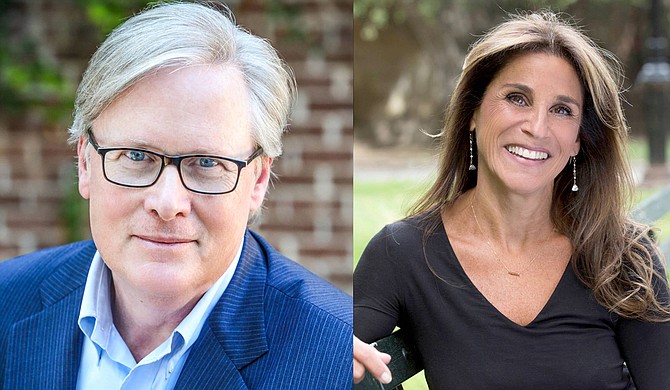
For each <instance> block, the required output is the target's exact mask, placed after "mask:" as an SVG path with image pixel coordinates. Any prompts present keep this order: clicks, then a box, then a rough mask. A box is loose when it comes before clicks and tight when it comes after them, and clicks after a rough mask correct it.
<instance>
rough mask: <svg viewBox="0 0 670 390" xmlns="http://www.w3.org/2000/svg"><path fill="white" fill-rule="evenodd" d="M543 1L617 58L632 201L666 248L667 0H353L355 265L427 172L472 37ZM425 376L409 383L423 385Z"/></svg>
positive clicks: (669, 223) (669, 191)
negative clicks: (633, 191) (622, 73)
mask: <svg viewBox="0 0 670 390" xmlns="http://www.w3.org/2000/svg"><path fill="white" fill-rule="evenodd" d="M541 8H548V9H551V10H553V11H555V12H565V13H567V14H569V15H571V16H573V17H574V21H575V22H576V23H577V24H578V25H580V26H582V27H583V30H584V31H585V32H586V34H587V35H589V36H590V37H591V38H592V39H594V40H595V41H596V43H598V44H599V45H600V46H602V47H604V48H605V49H607V50H609V51H611V52H613V53H614V54H615V55H616V56H617V57H618V58H619V59H620V60H621V62H622V63H623V65H624V70H625V76H626V79H625V82H624V85H625V88H626V91H625V92H624V94H623V97H624V99H625V100H626V101H627V103H626V104H625V105H624V108H625V113H626V116H627V119H628V122H629V126H630V132H631V133H630V134H631V142H630V145H629V148H628V151H629V157H630V160H631V165H632V168H633V171H634V175H635V179H636V183H637V191H636V195H635V199H632V200H631V209H632V210H633V212H634V215H635V216H636V218H637V219H640V220H643V221H645V222H648V223H652V224H654V225H655V226H657V227H658V228H659V230H660V231H659V233H660V238H659V240H660V241H659V242H660V243H661V246H662V248H663V249H664V250H665V252H666V254H667V253H670V250H669V248H670V245H669V244H670V242H669V241H670V240H669V239H668V237H670V234H668V233H670V216H669V213H668V210H669V209H670V201H668V200H667V199H668V196H670V186H669V183H670V176H669V175H668V164H667V162H666V156H667V150H668V142H667V141H666V135H665V134H666V131H667V127H668V123H670V121H668V119H670V118H668V117H667V112H668V111H670V110H669V109H670V100H669V99H668V89H669V87H670V66H668V64H667V55H668V46H667V39H666V34H667V30H668V24H669V21H670V19H669V18H668V14H667V12H666V10H667V9H670V1H667V0H611V1H606V0H554V1H548V0H545V1H543V0H496V1H484V0H355V1H354V63H355V66H354V79H355V83H354V129H355V132H354V150H355V153H354V266H355V264H356V262H357V261H358V258H359V257H360V254H361V253H362V251H363V249H364V248H365V245H366V244H367V242H368V241H369V240H370V238H371V237H372V236H373V235H374V234H376V233H377V232H378V231H379V230H380V229H381V228H382V227H383V226H384V225H385V224H387V223H390V222H393V221H395V220H397V219H400V218H402V217H403V216H404V215H405V212H406V211H407V209H408V208H409V206H411V205H412V203H413V202H414V201H415V200H416V199H417V198H418V196H419V194H420V193H422V192H423V191H425V189H426V188H427V187H428V185H429V183H430V181H431V180H432V178H433V177H434V172H435V166H436V157H435V156H436V155H437V153H436V152H435V146H436V145H435V144H434V143H433V141H432V140H431V138H430V137H429V136H427V135H426V134H436V133H438V132H439V131H440V129H441V127H442V119H443V114H444V109H445V106H446V103H447V102H448V99H449V97H450V95H451V93H452V91H453V88H454V86H455V82H456V79H457V77H458V75H459V72H460V70H461V67H462V64H463V60H464V58H465V54H466V52H467V50H468V47H469V46H470V45H471V44H473V43H474V42H475V41H476V40H477V38H478V37H480V36H481V35H482V34H483V33H484V32H486V31H487V30H488V29H490V28H492V27H493V26H495V25H496V24H498V23H500V22H502V21H503V20H504V19H505V17H506V15H507V14H508V13H515V12H516V11H518V10H538V9H541ZM463 153H464V156H465V153H466V151H465V150H464V151H463ZM582 189H584V190H587V191H588V183H584V184H583V185H582V184H580V190H582ZM666 257H670V256H666ZM421 376H422V375H421V374H420V375H418V376H417V377H415V378H414V379H412V380H410V382H408V383H407V384H406V385H405V389H406V390H408V389H409V390H412V389H425V388H427V387H426V385H425V382H424V381H423V378H422V377H421Z"/></svg>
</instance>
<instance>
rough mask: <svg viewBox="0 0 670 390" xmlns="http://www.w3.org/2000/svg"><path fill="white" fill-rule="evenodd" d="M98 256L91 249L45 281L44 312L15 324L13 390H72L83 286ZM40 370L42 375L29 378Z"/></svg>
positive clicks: (9, 377) (10, 364)
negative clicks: (16, 389)
mask: <svg viewBox="0 0 670 390" xmlns="http://www.w3.org/2000/svg"><path fill="white" fill-rule="evenodd" d="M94 253H95V247H94V246H93V245H90V246H87V247H86V248H85V249H84V250H81V251H79V252H77V253H76V254H75V255H74V257H73V258H72V259H69V260H67V261H65V262H64V263H63V265H62V266H61V267H60V268H58V269H57V270H56V272H54V274H53V275H51V276H50V277H49V278H47V279H46V280H45V281H44V282H43V283H42V285H41V288H40V295H41V298H42V305H43V307H44V309H43V310H42V311H40V312H38V313H37V314H35V315H33V316H31V317H28V318H26V319H24V320H22V321H19V322H17V323H15V324H14V325H13V326H12V328H11V331H10V337H9V340H10V341H9V344H8V354H7V362H6V364H7V365H6V368H7V372H6V376H5V386H6V387H7V388H9V389H15V388H20V389H29V388H30V389H37V388H40V389H44V388H54V387H57V388H62V389H73V388H75V387H76V384H77V371H78V367H79V360H80V354H81V342H82V337H81V332H80V331H79V326H78V325H77V319H78V317H79V309H80V306H81V300H82V297H83V294H84V283H85V281H86V276H87V274H88V268H89V266H90V262H91V260H92V258H93V255H94ZM35 367H38V371H39V372H40V374H39V375H30V374H28V373H27V372H26V371H25V370H26V369H27V368H29V369H30V371H31V372H34V369H35Z"/></svg>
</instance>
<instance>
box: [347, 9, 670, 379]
mask: <svg viewBox="0 0 670 390" xmlns="http://www.w3.org/2000/svg"><path fill="white" fill-rule="evenodd" d="M621 79H622V77H621V68H620V65H619V63H618V62H617V61H616V59H615V58H614V57H613V56H612V55H611V54H609V53H608V52H606V51H604V50H602V49H600V48H598V47H597V46H596V45H595V44H594V43H593V42H592V41H591V40H590V39H589V38H587V37H586V36H585V35H583V34H582V33H581V32H579V31H578V30H577V29H576V28H575V27H573V26H572V25H570V24H568V23H566V22H564V21H562V20H560V18H558V17H557V16H556V15H555V14H552V13H550V12H539V13H531V14H527V15H518V16H515V17H513V18H512V19H511V20H509V21H507V22H504V23H503V24H501V25H499V26H498V27H496V28H495V29H493V30H492V31H491V32H489V33H488V34H487V35H486V36H484V37H483V38H482V39H480V40H479V41H478V42H477V43H476V44H475V45H474V46H473V47H472V49H471V51H470V52H469V54H468V56H467V58H466V60H465V64H464V66H463V72H462V74H461V77H460V79H459V81H458V83H457V86H456V89H455V92H454V94H453V96H452V98H451V101H450V103H449V106H448V109H447V113H446V119H445V128H444V130H443V132H442V134H441V147H440V151H441V157H440V165H439V171H438V172H439V174H438V177H437V179H436V181H435V183H434V184H433V186H432V187H431V188H430V189H429V191H428V192H427V193H426V194H425V195H424V196H423V198H422V199H421V200H420V201H419V202H418V204H417V205H416V206H415V207H414V209H413V210H412V211H411V213H410V216H409V217H408V218H406V219H405V220H403V221H400V222H397V223H394V224H391V225H388V226H386V227H385V228H384V229H383V230H382V231H381V232H380V233H378V234H377V235H376V236H375V237H374V238H373V239H372V241H371V242H370V244H369V245H368V247H367V249H366V250H365V252H364V254H363V256H362V258H361V260H360V262H359V264H358V267H357V269H356V271H355V274H354V318H355V334H356V336H357V337H358V338H359V339H360V340H362V341H360V340H359V339H356V338H355V340H354V380H355V381H356V382H358V381H360V379H361V377H362V375H363V372H364V368H365V367H367V369H368V370H369V371H370V372H372V373H373V374H374V375H375V376H377V377H378V378H380V380H382V382H388V381H389V380H390V376H389V372H388V369H387V368H386V367H385V364H388V362H389V356H388V355H385V354H382V353H379V352H377V351H376V350H375V349H373V348H372V347H370V346H369V345H367V344H365V343H364V342H372V341H374V340H376V339H379V338H381V337H383V336H386V335H388V334H390V333H391V332H392V331H393V329H394V327H395V326H399V327H401V328H403V329H406V330H408V331H409V333H410V334H411V335H412V337H413V339H414V342H415V343H416V346H417V349H418V351H419V354H420V355H421V358H422V360H423V362H424V365H425V374H426V380H427V383H428V384H429V386H430V387H431V388H435V389H540V388H541V389H627V388H631V387H632V386H633V384H634V385H636V386H637V388H638V389H670V369H668V367H667V363H666V362H665V357H666V356H667V355H668V353H670V323H668V320H670V311H669V310H668V287H667V282H666V279H665V276H664V275H665V273H664V270H663V266H662V265H661V262H660V260H659V258H658V253H657V248H656V247H654V245H653V244H652V243H651V241H650V240H649V239H648V234H649V228H648V227H644V226H641V225H638V224H636V223H634V222H632V221H630V220H629V219H628V217H627V213H626V210H625V205H626V201H627V199H630V195H631V193H632V187H633V186H632V179H631V173H630V170H629V166H628V163H627V161H626V155H625V142H626V137H627V126H626V122H625V119H624V116H623V112H622V108H621V101H620V98H619V92H620V82H621ZM363 341H364V342H363Z"/></svg>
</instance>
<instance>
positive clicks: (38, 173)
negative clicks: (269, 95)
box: [0, 0, 353, 293]
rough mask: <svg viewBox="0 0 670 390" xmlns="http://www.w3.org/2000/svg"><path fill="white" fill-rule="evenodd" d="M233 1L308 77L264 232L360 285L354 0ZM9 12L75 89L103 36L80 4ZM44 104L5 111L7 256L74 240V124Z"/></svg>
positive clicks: (43, 0) (301, 85)
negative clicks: (69, 223)
mask: <svg viewBox="0 0 670 390" xmlns="http://www.w3.org/2000/svg"><path fill="white" fill-rule="evenodd" d="M230 5H231V6H232V8H233V9H234V12H235V14H236V17H237V20H238V22H239V23H240V24H242V25H244V26H245V27H247V28H248V29H249V30H251V31H252V32H253V33H255V34H257V35H260V36H263V37H266V38H267V39H269V40H270V41H271V42H272V43H273V45H274V46H275V47H276V48H277V49H278V50H279V52H280V53H281V54H282V56H283V58H284V59H285V60H286V61H287V62H288V63H289V65H290V66H291V67H292V68H293V70H294V71H295V74H296V78H297V81H298V95H299V97H298V102H297V104H296V107H295V110H294V113H293V116H292V117H293V120H292V125H291V127H290V131H289V132H288V133H287V134H286V136H285V137H284V155H283V156H282V157H280V158H279V159H278V160H277V161H276V163H275V173H276V174H277V176H278V180H276V181H275V187H274V188H271V189H270V192H269V194H268V196H267V199H266V203H265V206H266V210H265V212H264V214H263V218H262V221H261V224H260V226H258V227H256V228H255V229H256V230H258V231H259V232H260V233H261V234H263V235H264V236H265V237H266V238H267V239H268V240H269V241H270V242H271V243H272V244H273V245H274V246H275V247H277V248H278V249H279V250H280V251H282V252H283V253H284V254H286V255H288V256H289V257H291V258H293V259H294V260H296V261H298V262H299V263H301V264H303V265H305V266H306V267H307V268H309V269H311V270H313V271H314V272H316V273H317V274H319V275H322V276H324V277H325V278H327V279H328V280H330V281H332V282H333V283H335V284H336V285H338V286H339V287H340V288H342V289H344V290H345V291H348V292H350V293H351V290H352V286H351V264H352V262H351V259H352V148H353V104H352V99H353V97H352V96H353V94H352V81H353V80H352V65H351V64H352V59H353V40H352V20H351V12H352V2H351V1H350V0H322V1H319V0H294V1H287V2H285V3H279V2H276V1H267V2H264V1H256V0H254V1H247V0H243V1H237V2H232V3H231V4H230ZM5 12H11V17H9V18H7V17H6V18H5V19H7V20H11V21H12V23H11V26H10V29H9V30H10V33H11V34H10V39H12V38H11V37H20V36H23V37H25V36H29V37H31V39H33V40H34V41H35V42H37V45H38V49H37V51H38V52H39V55H40V57H41V58H43V59H45V60H46V61H49V62H51V63H52V64H56V66H57V67H58V69H59V70H60V72H61V74H63V75H64V76H65V78H66V80H70V81H71V86H70V87H72V88H73V87H74V86H75V85H76V83H78V81H79V77H80V74H81V71H82V70H83V68H84V66H85V65H86V61H87V60H88V58H89V57H90V55H91V54H92V52H93V50H95V47H96V45H97V43H98V42H97V41H96V40H91V39H90V38H89V39H88V40H87V39H84V38H82V37H86V36H95V31H94V30H93V29H92V27H91V26H89V25H87V24H86V23H85V19H86V18H85V17H83V14H82V10H81V8H80V7H79V6H78V5H76V2H75V1H73V0H71V1H62V2H56V1H49V0H22V1H15V2H14V3H12V5H11V6H10V9H9V10H6V11H5ZM0 39H2V37H0ZM5 39H7V38H6V37H5ZM36 100H37V102H36V104H35V105H33V106H31V107H29V108H28V109H27V110H25V112H22V113H21V115H18V116H17V115H9V114H8V113H7V112H6V110H5V109H4V108H3V107H0V259H6V258H9V257H12V256H15V255H18V254H23V253H27V252H31V251H33V250H35V249H39V248H42V247H47V246H52V245H57V244H60V243H64V242H67V241H68V235H67V231H66V229H65V228H64V226H65V225H66V222H65V220H66V219H67V218H68V217H67V215H69V214H68V212H67V211H68V210H69V209H71V208H72V207H73V204H74V206H76V202H73V201H72V199H76V196H77V195H76V193H73V191H76V187H75V185H74V183H75V182H76V178H75V176H74V175H75V169H74V164H73V163H74V158H73V156H74V154H73V151H72V150H71V148H70V147H69V146H67V145H66V138H67V134H66V128H67V125H68V124H69V123H68V121H62V122H61V123H59V124H57V125H54V124H52V123H53V121H51V120H49V118H48V115H47V113H48V110H47V108H45V105H46V106H48V104H49V103H48V99H47V98H43V99H36ZM84 223H86V221H84ZM84 230H85V229H84Z"/></svg>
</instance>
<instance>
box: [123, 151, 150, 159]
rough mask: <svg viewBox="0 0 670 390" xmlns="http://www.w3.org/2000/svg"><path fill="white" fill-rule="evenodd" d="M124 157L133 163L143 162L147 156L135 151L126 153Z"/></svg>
mask: <svg viewBox="0 0 670 390" xmlns="http://www.w3.org/2000/svg"><path fill="white" fill-rule="evenodd" d="M126 157H128V158H129V159H131V160H133V161H144V160H145V159H146V158H147V154H146V153H144V152H140V151H137V150H129V151H128V153H126Z"/></svg>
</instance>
